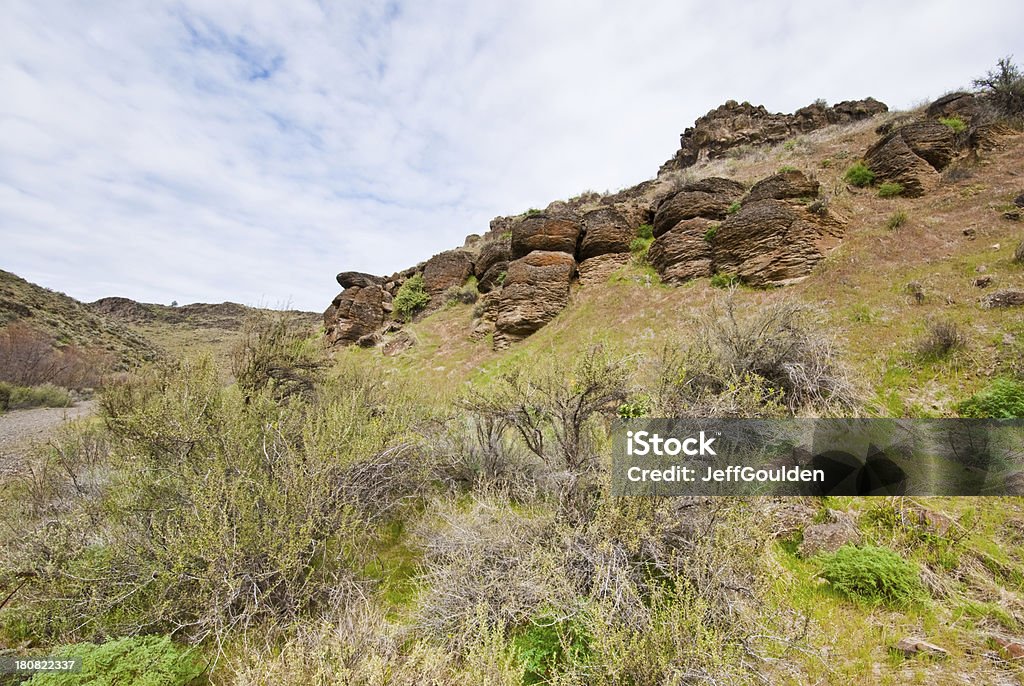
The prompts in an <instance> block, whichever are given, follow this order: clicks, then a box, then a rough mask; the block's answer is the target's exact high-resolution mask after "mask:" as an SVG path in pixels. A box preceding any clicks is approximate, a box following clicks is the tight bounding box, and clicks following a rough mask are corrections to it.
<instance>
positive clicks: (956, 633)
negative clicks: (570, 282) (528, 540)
mask: <svg viewBox="0 0 1024 686" xmlns="http://www.w3.org/2000/svg"><path fill="white" fill-rule="evenodd" d="M881 120H884V117H883V118H881V119H875V120H873V121H870V122H866V123H863V124H859V125H855V126H852V127H847V128H832V129H828V130H825V131H821V132H817V133H814V134H810V135H808V136H804V137H800V138H798V139H795V141H794V142H791V143H788V144H783V145H779V146H777V147H775V148H772V149H767V150H755V151H753V152H749V153H747V154H745V155H744V156H743V157H741V158H738V159H729V160H719V161H715V162H712V163H710V164H708V165H705V166H704V167H702V168H697V169H694V170H689V171H688V172H687V173H688V174H689V175H691V176H695V177H698V178H699V177H703V176H711V175H722V176H728V177H732V178H736V179H739V180H741V181H743V182H745V183H747V184H751V183H753V182H754V181H756V180H758V179H759V178H763V177H764V176H767V175H769V174H771V173H773V172H774V171H776V170H777V169H778V168H779V167H781V166H783V165H791V166H795V167H798V168H800V169H802V170H804V171H805V172H809V173H813V174H814V175H815V176H816V177H817V178H818V180H819V181H821V183H822V193H823V194H825V195H828V196H830V197H831V209H832V210H833V211H834V212H837V213H839V214H842V215H843V216H845V217H847V218H849V220H850V223H849V227H848V233H847V237H846V240H845V241H844V243H843V244H842V245H841V246H840V247H839V248H838V249H837V250H836V251H835V252H834V253H833V254H831V255H830V256H829V257H828V258H827V259H826V260H825V261H824V262H823V263H822V264H821V265H819V267H818V268H817V269H816V270H815V272H814V274H812V275H811V276H810V278H808V279H807V280H806V281H804V282H803V283H801V284H798V285H796V286H793V287H789V288H786V289H780V290H774V291H757V290H751V289H741V290H740V292H739V298H740V303H741V306H742V307H745V308H756V307H757V306H758V304H759V303H762V302H764V301H766V300H769V299H773V298H795V299H797V300H799V301H801V302H803V303H805V304H807V305H808V306H810V307H812V308H814V309H815V310H817V311H818V312H819V314H820V316H821V319H822V326H823V327H825V328H827V329H828V330H829V331H831V332H832V333H833V335H834V336H835V337H836V340H837V343H838V345H839V348H840V350H841V351H842V356H843V359H844V361H845V362H846V364H847V366H848V368H849V370H850V372H851V376H852V377H853V378H854V379H855V380H856V381H857V383H858V385H859V386H860V388H861V391H862V393H863V396H864V398H865V402H866V406H867V411H868V412H870V413H872V414H875V415H878V416H950V415H953V414H954V413H955V411H954V407H955V403H956V402H957V401H959V400H961V399H963V398H965V397H967V396H969V395H970V394H971V393H973V392H974V391H976V390H978V389H979V388H981V387H982V386H983V385H984V384H985V383H986V381H987V380H989V379H990V377H991V376H993V375H994V374H996V373H999V372H1001V371H1004V370H1005V369H1006V368H1007V366H1008V365H1009V364H1012V363H1013V362H1014V360H1019V359H1020V358H1022V357H1024V312H1022V311H1020V310H986V309H982V308H981V307H980V306H979V299H980V297H981V296H982V295H983V294H984V293H985V291H982V290H980V289H978V288H977V287H975V286H974V284H973V281H974V279H975V278H976V277H977V276H978V275H979V273H980V272H982V271H983V272H984V273H985V274H987V275H990V276H992V277H993V279H994V282H995V283H994V285H993V286H992V287H991V288H990V290H993V289H998V288H1024V266H1021V265H1015V264H1013V263H1012V262H1011V256H1012V252H1013V248H1014V247H1015V246H1016V245H1017V244H1018V243H1019V242H1020V241H1021V240H1024V230H1022V227H1021V225H1020V224H1019V223H1014V222H1011V221H1008V220H1005V219H1003V218H1002V216H1001V215H1002V212H1003V211H1004V210H1005V209H1006V205H1007V204H1008V203H1009V202H1010V201H1011V199H1012V198H1013V197H1014V196H1016V195H1017V194H1018V193H1019V192H1020V191H1021V188H1022V184H1024V181H1022V179H1021V177H1020V176H1019V170H1018V167H1019V160H1020V159H1021V158H1022V157H1024V135H1017V136H1014V137H1009V138H1006V139H1004V141H1003V145H1002V147H1001V148H1000V149H998V150H997V151H994V152H991V153H986V154H984V155H983V156H982V158H981V160H980V161H973V162H972V161H969V160H963V161H962V162H961V163H960V166H961V168H962V169H963V170H965V174H964V178H962V179H961V180H959V181H955V182H949V183H943V185H942V186H940V187H939V188H938V189H937V190H935V191H934V192H932V193H930V194H929V195H927V196H925V197H923V198H918V199H903V198H894V199H883V198H879V197H877V194H876V193H875V191H874V190H872V189H854V188H849V187H847V185H846V184H845V183H843V181H842V175H843V172H844V171H845V169H846V167H847V166H848V165H849V164H850V163H852V162H853V161H855V160H856V159H857V158H858V157H859V155H860V154H861V153H863V151H864V150H866V148H867V147H868V146H869V145H870V144H871V143H872V142H874V140H876V135H875V133H874V127H875V126H877V125H878V124H879V123H880V121H881ZM897 211H903V212H905V213H906V214H907V217H908V221H907V222H906V224H904V225H903V226H902V227H900V228H899V229H897V230H890V229H888V228H887V227H886V222H887V220H888V218H889V217H890V216H891V215H892V214H893V213H895V212H897ZM965 229H973V230H974V237H973V238H969V237H968V236H967V235H965V233H964V230H965ZM910 282H918V283H919V284H921V285H922V286H923V288H924V291H925V293H926V297H925V299H924V301H923V302H922V303H917V302H915V300H914V299H913V298H912V297H910V295H909V294H908V292H907V290H906V286H907V284H908V283H910ZM721 294H722V292H721V291H720V290H717V289H715V288H712V287H711V286H710V284H709V280H708V279H701V280H697V281H693V282H690V283H688V284H685V285H683V286H681V287H667V286H663V285H661V284H659V283H658V282H657V280H656V279H655V280H654V281H653V282H652V280H651V279H650V276H649V270H646V269H644V268H643V267H640V266H633V267H630V268H627V269H625V270H623V271H622V272H620V273H619V274H617V275H616V276H613V277H612V279H610V280H609V282H608V283H607V284H605V285H602V286H598V287H590V288H578V287H577V288H576V289H575V291H574V294H573V303H572V305H571V306H570V307H569V308H568V309H566V310H565V311H564V312H563V313H562V314H560V315H559V316H558V318H556V319H555V320H554V321H553V322H552V323H551V324H549V325H548V326H547V327H545V328H544V329H542V330H541V331H540V332H538V333H536V334H535V335H533V336H532V337H530V338H529V339H528V340H526V341H524V342H521V343H519V344H516V345H513V346H512V347H511V348H510V349H508V350H505V351H497V352H496V351H494V350H492V349H491V345H490V340H489V338H488V339H484V340H479V341H473V340H471V339H470V338H469V331H470V329H471V326H470V322H471V318H472V314H471V309H472V308H471V307H470V306H465V305H458V306H454V307H449V308H447V309H443V310H441V311H439V312H436V313H433V314H431V315H429V316H427V317H425V318H424V319H422V320H421V321H418V322H416V323H414V324H412V325H410V326H409V327H407V328H408V330H409V331H411V332H412V333H414V334H415V336H416V338H417V340H418V344H417V345H416V346H415V347H414V348H412V349H411V350H409V351H407V352H405V353H403V354H401V355H399V356H396V357H385V356H383V355H382V354H381V353H380V351H379V350H362V349H357V348H347V349H342V350H337V351H335V356H336V359H337V362H338V364H341V365H343V364H345V362H346V360H350V359H360V360H367V359H371V360H373V361H374V362H375V363H376V364H379V365H381V366H383V367H384V368H385V369H387V370H389V371H390V372H392V373H394V374H396V375H399V376H406V375H410V376H415V377H416V378H418V379H419V380H421V381H422V382H424V383H425V384H426V385H427V386H428V387H431V388H433V389H435V390H436V392H437V394H438V397H439V398H446V397H447V398H450V397H454V396H456V395H457V394H458V393H459V392H460V391H461V390H462V389H463V388H465V387H467V386H477V385H480V384H486V383H488V380H489V379H490V378H492V377H493V376H494V374H495V373H496V372H498V371H499V370H501V369H503V368H505V367H507V366H510V365H517V364H524V363H527V364H528V363H529V362H530V361H531V360H535V359H538V358H539V357H541V356H547V355H554V356H556V357H559V358H563V359H568V358H570V357H572V356H573V355H574V354H575V353H577V352H578V351H580V350H582V349H584V348H586V347H587V346H588V345H591V344H593V343H603V344H605V345H609V346H611V347H613V348H614V349H616V350H618V351H621V352H623V353H632V352H636V353H644V352H648V353H649V352H654V351H656V350H657V349H658V348H660V347H661V346H662V345H663V344H664V343H666V342H673V341H685V340H686V339H687V338H688V336H689V331H690V330H691V327H692V324H693V322H694V321H695V320H696V319H697V317H699V316H700V315H701V313H702V312H703V311H705V309H706V308H707V307H709V304H710V303H711V302H712V301H713V300H714V299H715V298H717V297H720V296H721ZM938 319H942V320H949V321H954V322H956V323H957V324H958V325H960V326H961V328H962V330H963V331H964V332H965V333H966V335H967V339H968V344H967V346H966V348H965V349H963V350H961V351H958V352H955V353H953V355H951V356H950V357H949V358H947V359H946V360H942V361H938V362H935V361H931V362H929V361H925V360H922V359H920V358H919V356H917V355H916V354H915V353H914V350H915V347H916V344H917V341H918V340H919V339H920V337H921V336H922V335H923V333H924V331H925V327H926V324H927V322H928V321H931V320H938ZM823 506H827V507H829V508H833V509H839V510H853V511H859V512H868V511H872V512H871V513H870V514H868V515H867V516H862V517H861V519H860V522H861V523H860V528H861V529H862V531H863V533H864V535H865V538H866V539H867V540H869V541H874V542H876V543H879V544H882V545H888V546H890V547H893V548H895V549H897V550H899V551H900V552H901V553H903V554H904V555H905V556H906V557H908V558H910V559H913V560H915V561H917V562H919V563H920V564H922V565H923V568H924V569H926V570H928V571H927V573H926V577H927V579H928V580H929V582H930V583H933V584H935V586H936V588H934V589H932V595H933V597H934V600H933V601H930V602H928V603H926V604H923V605H920V606H915V607H911V608H909V609H906V610H903V611H900V610H892V609H885V608H881V607H873V606H867V605H861V604H856V603H851V602H850V601H848V600H846V599H844V598H840V597H838V596H837V595H835V594H834V593H831V592H829V591H828V589H827V587H823V586H822V585H821V583H820V580H819V579H818V578H817V573H818V571H819V562H818V561H817V560H816V559H814V558H812V559H810V560H804V559H801V558H799V557H798V556H796V555H795V554H794V553H793V552H792V550H793V548H792V544H791V542H790V541H786V540H782V541H779V542H777V543H776V544H775V545H774V548H773V555H774V558H775V560H776V562H777V572H778V574H777V577H776V578H775V580H774V582H773V587H772V592H771V594H770V596H771V602H772V603H773V604H774V605H776V606H777V609H778V610H779V612H780V613H782V614H786V613H792V611H794V610H795V611H797V612H799V613H801V614H804V615H806V616H808V617H809V618H810V622H809V624H808V625H807V628H806V634H805V637H804V638H805V641H804V642H803V643H802V644H801V645H800V646H798V647H796V648H789V647H787V646H785V645H781V644H780V646H779V654H780V655H785V657H786V658H787V660H790V661H792V663H793V664H795V665H797V668H796V670H795V671H794V670H793V668H792V667H785V668H782V667H780V671H779V673H778V674H777V675H776V678H777V682H776V683H791V684H802V683H835V684H847V683H871V684H904V683H930V684H960V683H968V682H970V683H985V684H1014V683H1020V681H1019V678H1020V673H1019V670H1017V669H1015V668H1011V667H1009V666H1008V665H1006V664H1001V663H1000V662H999V661H998V659H994V658H993V657H992V656H993V649H992V646H991V644H989V643H988V642H987V641H986V638H985V637H986V635H987V634H989V633H991V632H993V631H995V632H1008V633H1011V634H1014V633H1015V634H1016V635H1020V633H1021V632H1022V631H1024V577H1022V570H1024V537H1022V536H1021V533H1020V532H1021V530H1022V529H1021V527H1022V526H1024V504H1022V500H1021V499H1019V498H987V499H986V498H922V499H916V500H911V499H884V500H883V499H867V498H864V499H857V498H845V499H831V500H830V501H829V502H827V503H824V504H823ZM918 508H925V509H928V510H930V511H934V512H937V513H941V514H943V515H945V516H947V517H949V518H951V519H952V520H953V521H954V522H955V524H954V528H953V532H954V533H953V534H950V535H949V536H945V537H943V536H936V535H934V533H933V532H930V531H929V530H928V529H927V527H921V526H918V525H916V524H913V523H907V520H906V517H907V513H911V512H914V511H915V510H916V509H918ZM876 511H877V512H876ZM879 513H882V514H879ZM883 515H888V516H889V518H892V517H895V518H896V519H898V520H900V521H902V522H903V523H902V524H900V525H898V526H896V527H895V528H894V527H890V526H885V525H883V524H880V523H879V522H880V521H885V520H886V516H883ZM950 540H953V541H955V542H954V543H950V542H949V541H950ZM403 559H404V558H403ZM408 564H409V562H408V560H405V561H403V563H402V565H398V566H396V568H395V569H396V573H395V583H399V582H402V581H404V579H405V578H406V576H405V574H404V572H402V573H400V572H401V571H402V570H404V569H405V567H406V566H407V565H408ZM380 571H381V572H384V571H385V570H384V569H381V570H380ZM387 576H388V575H387V574H386V573H385V574H384V577H385V580H386V578H387ZM384 587H385V588H389V587H390V586H389V584H387V583H385V585H384ZM383 602H384V603H385V604H393V603H392V601H391V600H390V599H388V598H387V597H386V596H385V597H384V598H383ZM909 635H918V636H924V637H927V638H928V639H929V640H931V641H933V642H936V643H938V644H940V645H942V646H943V647H945V648H946V649H947V650H949V651H950V655H951V657H950V659H949V660H947V661H945V662H933V661H929V660H926V659H916V660H903V659H902V658H900V657H897V656H896V655H895V654H894V653H892V652H891V650H890V648H891V647H892V646H893V645H894V644H895V643H896V642H897V641H898V640H899V639H901V638H903V637H905V636H909ZM808 647H809V648H810V649H808ZM782 664H785V663H780V665H782Z"/></svg>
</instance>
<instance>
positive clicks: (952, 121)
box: [939, 117, 967, 133]
mask: <svg viewBox="0 0 1024 686" xmlns="http://www.w3.org/2000/svg"><path fill="white" fill-rule="evenodd" d="M939 123H940V124H942V125H944V126H948V127H949V128H951V129H952V130H953V133H963V132H964V131H966V130H967V124H966V123H964V120H963V119H961V118H960V117H939Z"/></svg>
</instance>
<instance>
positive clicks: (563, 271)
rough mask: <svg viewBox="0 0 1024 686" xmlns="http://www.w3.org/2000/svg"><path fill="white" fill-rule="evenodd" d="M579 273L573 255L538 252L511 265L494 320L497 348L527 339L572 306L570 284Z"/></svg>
mask: <svg viewBox="0 0 1024 686" xmlns="http://www.w3.org/2000/svg"><path fill="white" fill-rule="evenodd" d="M575 272H576V261H575V260H574V259H573V257H572V255H570V254H569V253H566V252H561V251H551V250H535V251H533V252H531V253H529V254H528V255H526V256H525V257H521V258H519V259H517V260H513V261H512V262H509V265H508V274H507V276H506V277H505V285H504V286H503V287H502V289H501V292H500V298H499V301H498V311H497V317H496V321H495V327H496V331H495V336H494V341H495V347H497V348H500V347H504V346H507V345H508V344H509V343H510V342H512V341H515V340H518V339H521V338H525V337H526V336H529V335H530V334H531V333H533V332H534V331H536V330H537V329H539V328H541V327H542V326H544V325H545V324H547V323H548V322H549V321H551V320H552V319H554V317H555V315H557V314H558V313H559V312H561V311H562V309H563V308H565V306H566V305H567V304H568V303H569V284H570V282H571V280H572V277H573V275H574V274H575Z"/></svg>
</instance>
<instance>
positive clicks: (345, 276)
mask: <svg viewBox="0 0 1024 686" xmlns="http://www.w3.org/2000/svg"><path fill="white" fill-rule="evenodd" d="M336 278H337V279H338V283H339V284H340V285H341V287H342V288H353V287H355V288H366V287H367V286H380V285H381V284H383V283H384V278H383V277H380V276H374V275H373V274H366V273H363V272H341V273H340V274H338V276H337V277H336Z"/></svg>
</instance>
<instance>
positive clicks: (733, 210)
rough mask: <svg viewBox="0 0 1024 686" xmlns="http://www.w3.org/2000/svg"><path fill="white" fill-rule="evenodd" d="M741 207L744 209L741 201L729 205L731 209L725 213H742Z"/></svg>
mask: <svg viewBox="0 0 1024 686" xmlns="http://www.w3.org/2000/svg"><path fill="white" fill-rule="evenodd" d="M740 207H742V205H740V203H739V201H738V200H737V201H736V202H734V203H733V204H731V205H729V207H728V208H727V209H726V210H725V211H726V213H727V214H736V213H737V212H739V211H740Z"/></svg>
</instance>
